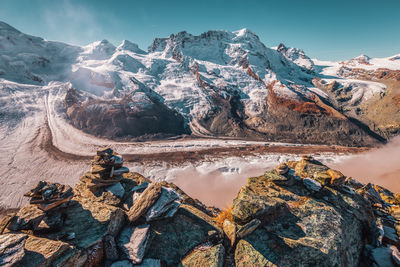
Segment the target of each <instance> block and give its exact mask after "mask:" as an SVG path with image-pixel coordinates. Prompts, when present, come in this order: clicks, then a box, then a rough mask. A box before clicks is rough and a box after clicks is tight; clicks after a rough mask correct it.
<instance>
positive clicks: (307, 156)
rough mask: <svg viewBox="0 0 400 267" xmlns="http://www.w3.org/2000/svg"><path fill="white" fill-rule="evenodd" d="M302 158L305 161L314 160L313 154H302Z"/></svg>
mask: <svg viewBox="0 0 400 267" xmlns="http://www.w3.org/2000/svg"><path fill="white" fill-rule="evenodd" d="M301 159H302V160H304V161H312V160H313V158H312V156H311V155H303V156H301Z"/></svg>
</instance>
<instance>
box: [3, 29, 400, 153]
mask: <svg viewBox="0 0 400 267" xmlns="http://www.w3.org/2000/svg"><path fill="white" fill-rule="evenodd" d="M0 55H1V56H0V78H1V79H4V80H0V85H2V87H4V90H5V91H7V92H8V93H7V94H6V95H7V100H8V102H9V101H15V102H17V101H16V100H15V97H16V96H15V95H14V94H13V93H12V92H13V90H14V89H13V88H14V86H12V87H10V81H12V82H15V83H17V84H20V86H19V88H24V86H25V85H22V84H29V85H32V86H35V87H37V88H38V89H37V90H36V91H42V93H43V91H46V90H48V86H51V87H52V88H55V87H57V95H56V96H57V98H58V99H59V100H60V101H58V102H57V103H56V105H57V107H56V108H55V109H56V110H57V112H58V115H59V117H60V118H64V119H67V120H68V121H69V122H70V123H71V124H72V125H74V126H75V127H77V128H78V129H81V130H84V131H85V132H87V133H90V134H93V135H97V136H102V137H106V138H112V139H124V138H125V139H131V138H135V137H140V136H147V137H148V138H154V137H166V136H171V135H181V134H192V135H194V136H213V137H239V138H246V139H262V140H274V141H291V142H298V143H325V144H341V145H347V146H354V145H356V146H373V145H376V144H378V143H381V142H384V141H385V140H386V139H387V138H389V137H390V136H392V135H388V134H386V133H387V131H386V130H385V129H382V127H375V128H374V125H373V123H374V122H376V121H377V120H379V118H375V117H373V116H369V117H368V116H367V117H368V118H369V119H364V117H360V116H359V114H358V113H359V112H358V111H357V110H358V108H360V107H359V106H360V105H361V104H364V103H366V102H368V101H369V99H371V98H373V97H379V96H380V95H382V94H385V92H386V86H385V85H383V84H381V83H379V84H374V83H368V82H364V81H360V80H354V79H353V80H351V79H348V78H346V79H344V77H353V76H351V75H349V74H346V73H347V72H346V71H344V70H343V69H340V70H339V69H335V73H334V78H337V79H339V80H341V81H340V84H342V86H339V87H340V88H343V89H340V90H337V91H335V92H334V93H332V92H329V90H327V89H326V88H325V87H326V83H329V82H330V80H329V79H331V78H332V77H331V76H329V75H327V74H325V73H324V71H325V69H324V68H322V67H321V65H317V64H315V61H313V60H311V59H310V58H309V57H308V56H307V55H306V54H305V53H304V51H302V50H300V49H297V48H290V47H285V46H284V45H283V44H281V45H279V46H278V47H277V48H268V47H266V46H265V45H264V44H263V43H262V42H261V41H260V39H259V37H258V36H257V35H256V34H255V33H253V32H251V31H250V30H248V29H242V30H239V31H235V32H227V31H209V32H206V33H203V34H201V35H199V36H193V35H191V34H189V33H187V32H180V33H177V34H172V35H171V36H169V37H167V38H156V39H155V40H154V41H153V43H152V44H151V45H150V47H149V48H148V51H143V50H141V49H140V48H139V47H138V46H137V45H136V44H134V43H131V42H129V41H126V40H125V41H123V42H122V43H121V44H120V45H119V46H117V47H116V46H114V45H113V44H111V43H110V42H108V41H107V40H103V41H99V42H95V43H92V44H90V45H88V46H84V47H77V46H71V45H67V44H62V43H58V42H51V41H47V40H43V39H41V38H39V37H33V36H29V35H26V34H24V33H21V32H19V31H18V30H16V29H14V28H12V27H11V26H9V25H7V24H6V23H3V22H1V23H0ZM365 60H366V59H364V60H361V59H359V60H353V61H351V62H349V63H343V64H342V65H341V66H343V68H345V67H347V66H350V65H351V64H355V63H354V62H356V63H357V64H363V62H364V61H365ZM368 60H370V61H371V62H373V60H372V59H368ZM358 62H361V63H358ZM388 62H390V64H389V63H385V64H386V65H385V64H384V65H385V66H387V69H388V71H386V72H385V73H389V70H390V71H392V70H394V69H395V68H396V67H398V65H399V62H398V60H397V58H396V57H393V61H390V60H388ZM337 64H339V63H337ZM371 64H372V63H371ZM335 66H336V65H335ZM325 67H326V66H325ZM329 68H330V67H329V66H328V69H329ZM335 68H336V67H335ZM350 73H351V74H354V73H355V69H351V70H350ZM380 73H383V72H382V71H381V72H380ZM371 75H372V74H371ZM371 75H370V76H368V77H364V76H363V77H361V76H358V78H357V79H367V78H368V79H370V77H372V76H371ZM374 75H375V74H374ZM385 75H386V74H385ZM385 75H384V76H385ZM380 76H382V75H380ZM392 76H393V75H392V74H390V75H389V74H387V75H386V76H385V77H387V78H389V77H392ZM314 78H317V80H316V79H314ZM313 79H314V80H313ZM313 81H314V82H313ZM316 81H319V82H316ZM41 89H43V90H41ZM328 89H329V88H328ZM21 90H22V89H21ZM338 92H340V96H338V94H339V93H338ZM29 93H30V95H31V94H32V92H29ZM331 93H332V94H331ZM19 104H20V105H23V104H22V103H19ZM369 106H373V105H369ZM21 108H22V107H21V106H19V105H16V106H15V105H14V106H7V107H6V108H4V110H0V112H1V114H4V116H2V117H4V118H3V119H2V121H4V123H5V124H7V123H9V121H10V120H11V119H13V118H14V116H15V113H18V112H19V113H20V110H21ZM10 109H11V111H10ZM361 109H362V108H361ZM14 110H15V111H14ZM347 110H351V111H352V112H347ZM365 110H366V109H365ZM353 111H354V112H353ZM395 111H396V112H397V111H398V109H395ZM357 112H358V113H357ZM391 112H392V110H391ZM388 113H389V112H388ZM104 124H107V126H108V127H107V130H106V131H104V130H100V129H101V128H102V127H103V125H104ZM375 124H377V123H375ZM282 132H284V133H287V134H282ZM392 132H393V131H392ZM395 133H396V132H394V134H395Z"/></svg>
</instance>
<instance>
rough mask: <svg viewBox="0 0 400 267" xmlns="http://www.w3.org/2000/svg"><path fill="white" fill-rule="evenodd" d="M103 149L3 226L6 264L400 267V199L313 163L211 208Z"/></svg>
mask: <svg viewBox="0 0 400 267" xmlns="http://www.w3.org/2000/svg"><path fill="white" fill-rule="evenodd" d="M123 162H124V161H123V157H122V156H120V155H118V154H117V153H116V152H114V151H113V150H112V149H110V148H104V149H99V150H98V152H97V155H96V156H95V157H94V159H93V161H92V162H91V170H90V171H89V172H87V173H85V174H84V175H83V176H82V177H81V178H80V180H79V182H78V183H77V184H76V185H75V187H74V188H73V189H72V188H71V187H69V186H65V185H61V184H57V183H48V182H45V181H42V182H39V183H38V185H37V186H35V187H34V188H33V189H32V190H31V191H30V192H28V193H27V194H26V195H25V196H26V197H29V198H30V201H29V204H27V205H26V206H25V207H23V208H21V209H20V210H19V211H18V212H16V213H13V214H9V215H8V216H7V217H5V218H4V219H3V220H2V221H1V223H0V265H1V266H112V267H117V266H399V264H400V253H399V248H400V240H399V235H400V194H399V193H397V194H394V193H392V192H390V191H389V190H387V189H385V188H383V187H380V186H378V185H373V184H366V185H365V184H362V183H360V182H358V181H356V180H354V179H352V178H351V177H346V176H345V175H344V174H342V173H341V172H339V171H337V170H332V169H330V168H329V167H328V166H325V165H324V164H322V163H321V162H318V161H316V160H314V159H313V158H312V157H311V156H304V157H303V158H302V159H301V160H300V161H289V162H285V163H282V164H280V165H279V166H277V167H276V168H274V169H273V170H271V171H266V172H265V173H264V174H263V175H261V176H258V177H251V178H249V179H248V180H247V183H246V184H245V185H244V186H243V187H242V188H241V189H240V191H239V193H238V194H237V196H236V198H235V199H234V200H233V202H232V205H231V207H230V208H228V209H227V210H224V211H220V210H218V209H216V208H212V207H206V206H205V205H204V204H202V203H201V202H200V201H199V200H196V199H193V198H191V197H190V196H188V195H187V194H185V193H184V192H183V191H182V190H181V189H180V188H179V187H177V186H176V185H174V184H172V183H167V182H159V183H156V182H152V181H150V180H149V179H147V178H145V177H144V176H142V175H140V174H138V173H135V172H130V171H129V169H128V168H126V167H124V166H123Z"/></svg>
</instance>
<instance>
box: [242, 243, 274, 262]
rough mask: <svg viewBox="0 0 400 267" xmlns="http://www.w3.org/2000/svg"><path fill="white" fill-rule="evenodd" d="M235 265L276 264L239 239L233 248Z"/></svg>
mask: <svg viewBox="0 0 400 267" xmlns="http://www.w3.org/2000/svg"><path fill="white" fill-rule="evenodd" d="M235 266H236V267H247V266H276V265H274V264H273V263H272V262H270V261H269V260H268V259H267V258H266V257H264V255H262V254H261V253H260V252H258V250H257V249H256V248H254V247H253V246H252V244H250V243H249V242H247V241H246V240H243V239H242V240H240V241H239V242H238V244H237V245H236V250H235Z"/></svg>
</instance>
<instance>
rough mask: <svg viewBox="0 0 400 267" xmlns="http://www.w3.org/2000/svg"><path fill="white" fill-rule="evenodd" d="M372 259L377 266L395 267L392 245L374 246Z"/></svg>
mask: <svg viewBox="0 0 400 267" xmlns="http://www.w3.org/2000/svg"><path fill="white" fill-rule="evenodd" d="M371 256H372V261H373V262H374V263H375V266H384V267H395V265H394V264H393V260H392V250H391V249H390V247H378V248H374V249H373V250H372V253H371Z"/></svg>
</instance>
